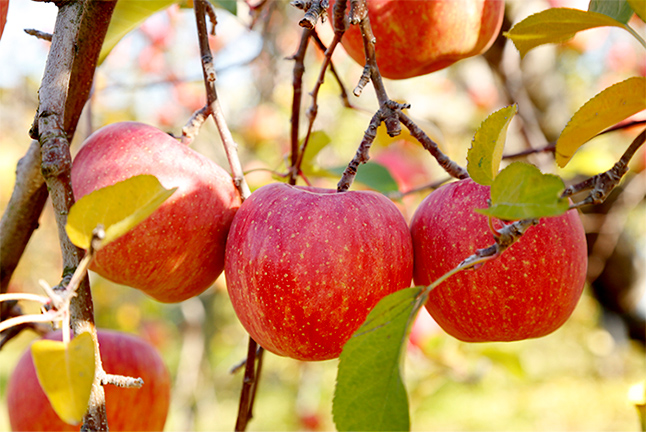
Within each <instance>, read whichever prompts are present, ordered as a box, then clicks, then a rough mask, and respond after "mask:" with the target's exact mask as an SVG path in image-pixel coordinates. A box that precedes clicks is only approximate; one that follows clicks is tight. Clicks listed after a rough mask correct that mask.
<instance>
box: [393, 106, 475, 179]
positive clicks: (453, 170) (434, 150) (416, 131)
mask: <svg viewBox="0 0 646 432" xmlns="http://www.w3.org/2000/svg"><path fill="white" fill-rule="evenodd" d="M399 119H400V121H401V122H402V123H403V124H404V126H406V127H407V128H408V130H409V131H410V133H411V135H412V136H413V137H414V138H415V139H416V140H417V141H419V142H420V143H421V144H422V146H424V148H425V149H426V150H428V151H429V153H431V155H433V157H434V158H435V159H436V160H437V163H439V164H440V166H441V167H442V168H444V171H446V172H447V173H448V174H449V175H450V176H451V177H454V178H457V179H464V178H468V177H469V173H467V170H466V169H464V168H462V167H461V166H459V165H458V164H457V163H455V162H453V161H452V160H451V159H449V157H448V156H446V155H445V154H444V153H442V151H441V150H440V148H439V146H438V145H437V144H436V143H435V141H433V140H432V139H431V138H429V136H428V135H426V133H425V132H424V131H423V130H422V129H421V128H420V127H419V126H417V125H416V124H415V122H413V120H411V119H410V118H409V117H408V116H407V115H406V114H404V113H403V112H401V111H400V112H399Z"/></svg>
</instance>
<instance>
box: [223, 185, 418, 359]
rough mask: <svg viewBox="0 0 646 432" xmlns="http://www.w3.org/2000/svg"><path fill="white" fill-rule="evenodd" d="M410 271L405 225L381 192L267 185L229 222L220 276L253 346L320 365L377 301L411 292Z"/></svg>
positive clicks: (246, 202)
mask: <svg viewBox="0 0 646 432" xmlns="http://www.w3.org/2000/svg"><path fill="white" fill-rule="evenodd" d="M412 270H413V256H412V243H411V238H410V232H408V229H407V224H406V221H405V220H404V217H403V216H402V214H401V213H400V212H399V210H398V209H397V208H396V207H395V205H394V204H393V203H392V202H391V201H389V200H388V199H387V198H386V197H384V196H383V195H380V194H378V193H375V192H371V191H350V192H341V193H336V192H335V191H332V190H327V189H317V188H312V187H298V186H289V185H287V184H270V185H266V186H263V187H262V188H260V189H258V190H257V191H255V192H254V193H253V194H251V197H250V198H248V199H247V200H246V201H245V202H244V203H243V204H242V206H241V207H240V210H239V211H238V213H237V215H236V217H235V219H234V220H233V224H232V225H231V231H230V233H229V238H228V240H227V251H226V261H225V270H224V271H225V275H226V279H227V286H228V290H229V296H230V298H231V301H232V303H233V308H234V309H235V312H236V314H237V315H238V318H239V319H240V321H241V322H242V325H243V326H244V327H245V328H246V329H247V331H248V332H249V334H250V335H251V337H253V339H254V340H255V341H256V342H258V343H259V344H260V345H261V346H263V347H264V348H266V349H267V350H269V351H271V352H273V353H275V354H278V355H282V356H287V357H292V358H295V359H299V360H326V359H331V358H335V357H337V356H338V355H339V354H340V353H341V349H342V348H343V345H344V344H345V342H346V341H347V340H348V338H350V336H351V335H352V333H354V331H355V330H356V329H357V328H358V327H359V326H360V325H361V324H362V323H363V321H364V320H365V318H366V316H367V315H368V313H369V312H370V310H371V309H372V308H373V307H374V306H375V304H377V302H378V301H379V300H380V299H381V298H382V297H384V296H386V295H387V294H390V293H392V292H394V291H397V290H399V289H402V288H406V287H408V286H410V282H411V279H412Z"/></svg>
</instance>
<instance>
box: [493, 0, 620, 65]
mask: <svg viewBox="0 0 646 432" xmlns="http://www.w3.org/2000/svg"><path fill="white" fill-rule="evenodd" d="M602 26H612V27H620V28H623V29H625V30H627V28H626V26H625V25H624V24H622V23H620V22H619V21H617V20H615V19H613V18H611V17H609V16H607V15H604V14H601V13H597V12H590V11H583V10H579V9H568V8H552V9H547V10H544V11H542V12H539V13H536V14H534V15H530V16H528V17H527V18H525V19H524V20H522V21H520V22H519V23H517V24H516V25H514V26H513V27H512V28H511V29H510V30H509V31H508V32H506V33H504V35H505V36H507V37H508V38H509V39H511V40H512V42H513V43H514V45H515V46H516V49H518V51H519V52H520V56H521V58H522V57H524V56H525V54H527V52H528V51H530V50H531V49H533V48H536V47H537V46H540V45H544V44H549V43H561V42H565V41H567V40H569V39H571V38H572V37H574V35H575V34H576V33H577V32H580V31H582V30H588V29H591V28H595V27H602Z"/></svg>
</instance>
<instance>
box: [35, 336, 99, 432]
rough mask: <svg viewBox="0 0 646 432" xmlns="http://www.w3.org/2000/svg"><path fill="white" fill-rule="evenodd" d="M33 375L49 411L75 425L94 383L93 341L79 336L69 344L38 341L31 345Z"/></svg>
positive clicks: (80, 418)
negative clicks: (44, 396) (44, 395)
mask: <svg viewBox="0 0 646 432" xmlns="http://www.w3.org/2000/svg"><path fill="white" fill-rule="evenodd" d="M31 354H32V356H33V358H34V367H35V368H36V375H37V376H38V381H39V382H40V386H41V387H42V388H43V391H44V392H45V394H46V395H47V399H49V402H50V404H51V405H52V408H54V411H55V412H56V414H58V416H59V417H60V418H61V420H63V421H64V422H65V423H69V424H78V423H80V421H81V420H82V419H83V415H85V412H86V411H87V406H88V402H89V400H90V392H91V390H92V383H93V382H94V367H95V366H94V342H93V341H92V336H91V335H90V333H87V332H86V333H81V334H80V335H78V336H76V337H75V338H74V339H72V340H71V341H70V343H69V345H67V346H66V345H65V344H64V343H63V342H60V341H52V340H40V341H37V342H34V343H33V345H32V346H31Z"/></svg>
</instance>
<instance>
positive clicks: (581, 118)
mask: <svg viewBox="0 0 646 432" xmlns="http://www.w3.org/2000/svg"><path fill="white" fill-rule="evenodd" d="M644 109H646V77H632V78H628V79H627V80H625V81H622V82H620V83H617V84H614V85H612V86H610V87H608V88H607V89H605V90H603V91H602V92H601V93H599V94H598V95H596V96H595V97H593V98H592V99H590V100H589V101H587V102H586V103H585V104H584V105H583V106H582V107H581V108H579V110H578V111H577V112H576V113H575V114H574V116H572V118H571V119H570V121H569V122H568V124H567V126H565V129H563V132H561V136H559V138H558V140H557V141H556V162H557V163H558V165H559V166H560V167H561V168H562V167H564V166H565V165H567V163H568V162H569V161H570V159H571V158H572V156H573V155H574V153H575V152H576V151H577V149H578V148H579V147H581V146H582V145H583V144H585V143H586V142H588V141H589V140H590V139H592V138H593V137H595V136H596V135H597V134H598V133H599V132H601V131H603V130H604V129H606V128H608V127H610V126H613V125H615V124H617V123H619V122H620V121H622V120H625V119H627V118H628V117H630V116H631V115H633V114H636V113H638V112H640V111H642V110H644Z"/></svg>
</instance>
